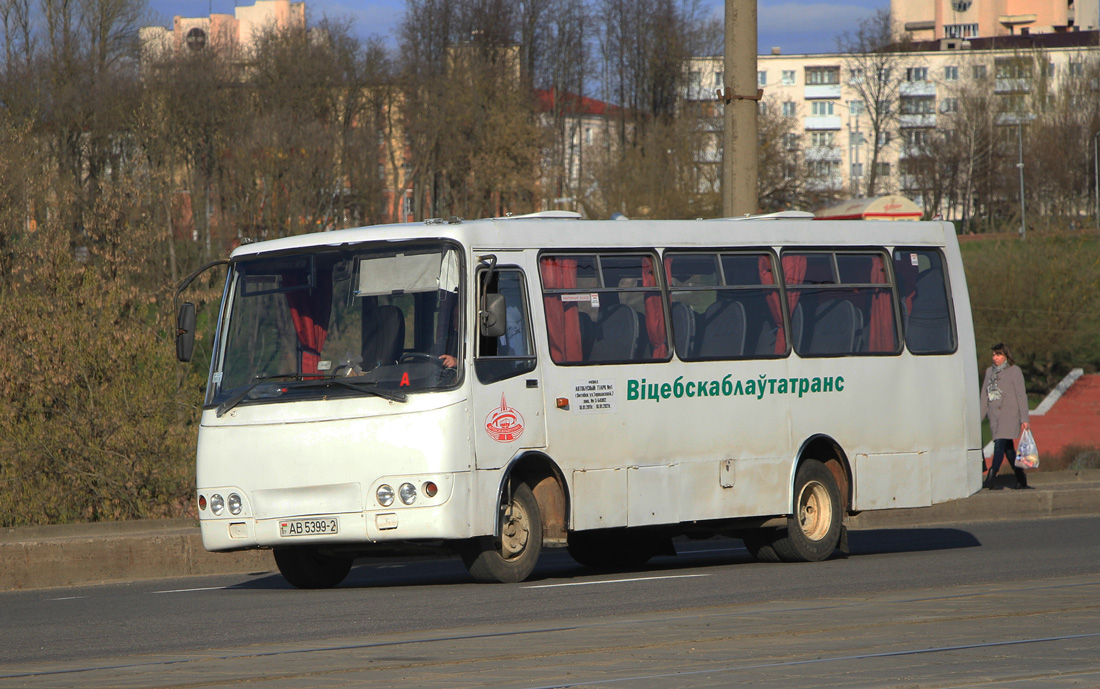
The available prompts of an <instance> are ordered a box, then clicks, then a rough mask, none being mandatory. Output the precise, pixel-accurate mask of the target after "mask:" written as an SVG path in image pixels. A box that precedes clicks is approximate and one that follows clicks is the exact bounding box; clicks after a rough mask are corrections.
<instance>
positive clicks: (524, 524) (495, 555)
mask: <svg viewBox="0 0 1100 689" xmlns="http://www.w3.org/2000/svg"><path fill="white" fill-rule="evenodd" d="M541 552H542V515H541V514H540V512H539V503H538V501H537V500H535V496H534V494H533V493H532V492H531V489H530V488H529V487H528V486H527V484H526V483H520V484H518V485H516V487H515V488H514V490H513V492H512V502H511V504H508V505H501V507H500V538H497V537H495V536H479V537H477V538H473V539H470V541H468V542H467V543H466V544H465V546H464V547H463V548H462V549H461V554H462V562H463V563H464V564H465V565H466V569H467V570H469V572H470V576H472V577H473V578H474V580H475V581H478V582H481V583H487V584H492V583H511V584H514V583H516V582H520V581H523V580H524V579H526V578H527V577H529V576H530V575H531V572H533V571H534V570H535V565H536V564H537V563H538V559H539V553H541Z"/></svg>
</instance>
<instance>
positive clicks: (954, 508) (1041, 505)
mask: <svg viewBox="0 0 1100 689" xmlns="http://www.w3.org/2000/svg"><path fill="white" fill-rule="evenodd" d="M1029 480H1030V483H1031V485H1033V486H1034V487H1035V490H1027V491H1020V490H993V491H989V490H983V491H981V492H980V493H977V494H976V495H972V496H970V497H969V498H966V499H964V500H955V501H952V502H945V503H941V504H939V505H933V506H931V507H922V508H916V509H903V510H882V511H875V512H863V513H861V514H859V515H856V516H855V517H852V518H851V519H850V520H849V523H848V527H849V528H850V529H853V530H855V529H882V528H897V527H916V526H925V525H934V524H935V525H942V524H964V523H967V522H976V521H994V520H999V519H1045V518H1051V517H1081V516H1096V515H1100V469H1096V470H1089V471H1079V472H1069V471H1064V472H1037V473H1034V474H1031V475H1030V478H1029ZM274 569H275V563H274V560H273V559H272V557H271V553H270V552H268V551H266V550H250V551H243V552H233V553H208V552H206V551H205V550H204V549H203V547H202V538H201V536H200V535H199V527H198V524H197V522H196V521H195V520H192V519H168V520H162V521H133V522H115V523H110V522H108V523H100V524H73V525H61V526H37V527H25V528H15V529H2V530H0V591H6V590H11V589H38V588H50V587H59V586H81V585H86V584H101V583H107V582H112V581H133V580H137V579H159V578H169V577H183V576H189V575H199V574H237V573H250V572H270V571H274Z"/></svg>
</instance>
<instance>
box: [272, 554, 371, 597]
mask: <svg viewBox="0 0 1100 689" xmlns="http://www.w3.org/2000/svg"><path fill="white" fill-rule="evenodd" d="M274 555H275V564H276V565H278V566H279V573H280V574H282V575H283V578H284V579H286V580H287V581H288V582H290V585H291V586H295V587H297V588H300V589H328V588H332V587H333V586H336V585H337V584H339V583H340V582H341V581H343V580H344V578H345V577H347V575H348V572H350V571H351V565H352V559H351V558H348V557H336V556H334V555H325V554H323V553H320V552H318V551H317V549H316V548H306V547H300V548H276V549H275V550H274Z"/></svg>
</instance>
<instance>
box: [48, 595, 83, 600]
mask: <svg viewBox="0 0 1100 689" xmlns="http://www.w3.org/2000/svg"><path fill="white" fill-rule="evenodd" d="M87 597H88V596H65V597H64V598H47V599H46V600H48V601H51V600H80V599H81V598H87Z"/></svg>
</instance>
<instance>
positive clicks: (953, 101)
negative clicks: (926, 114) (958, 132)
mask: <svg viewBox="0 0 1100 689" xmlns="http://www.w3.org/2000/svg"><path fill="white" fill-rule="evenodd" d="M958 111H959V99H958V98H944V99H943V100H941V101H940V112H958Z"/></svg>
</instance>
